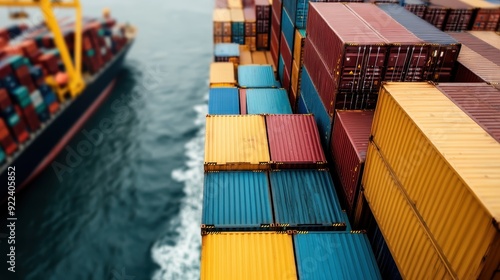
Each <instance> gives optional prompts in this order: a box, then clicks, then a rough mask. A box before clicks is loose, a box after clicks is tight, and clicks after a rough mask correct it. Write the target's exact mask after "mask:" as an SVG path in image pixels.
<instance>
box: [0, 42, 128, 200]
mask: <svg viewBox="0 0 500 280" xmlns="http://www.w3.org/2000/svg"><path fill="white" fill-rule="evenodd" d="M132 43H133V41H130V42H129V43H128V44H127V45H125V46H124V48H123V49H122V50H121V51H120V52H119V53H118V54H117V55H116V56H115V57H114V58H113V60H111V61H110V63H108V64H107V65H106V66H105V67H104V68H103V69H102V70H101V71H100V72H99V73H97V74H96V75H95V77H94V78H93V80H92V81H91V82H90V83H88V84H87V85H86V88H85V90H84V91H83V92H82V93H81V95H80V96H78V97H77V98H76V99H75V100H73V101H71V103H70V104H68V106H67V107H64V109H63V110H61V112H60V113H59V114H58V115H57V116H56V117H55V118H54V119H53V120H52V121H51V122H50V123H48V124H47V126H46V127H45V128H44V129H43V130H42V131H40V132H39V133H35V135H32V136H31V138H32V139H31V140H30V141H29V143H28V144H27V146H26V147H25V148H23V149H22V151H21V152H19V153H18V154H17V155H15V156H14V158H13V159H12V160H10V162H7V164H4V166H3V167H2V170H1V175H0V189H1V192H0V203H4V202H5V201H6V199H7V196H8V188H7V186H8V184H7V182H8V181H7V180H8V172H11V171H12V168H11V169H9V168H8V167H15V183H16V192H18V191H20V190H21V189H22V188H24V187H26V186H27V185H28V184H29V183H30V182H31V181H32V180H33V179H34V178H35V177H36V176H37V175H39V174H40V173H41V172H42V171H43V170H44V169H45V168H47V166H48V165H49V164H51V163H52V161H53V160H54V159H55V157H56V156H57V155H58V154H59V153H60V152H61V151H62V150H63V149H64V147H65V146H66V145H67V144H68V142H69V141H70V140H71V138H73V136H74V135H75V134H76V133H78V132H79V131H80V130H81V128H82V127H83V125H84V123H85V122H86V121H87V120H88V119H89V118H90V117H91V116H92V114H93V113H94V112H95V111H97V109H98V108H99V106H100V105H101V104H102V103H103V102H104V100H105V99H106V98H107V97H108V96H109V94H110V93H111V91H112V89H113V86H114V83H115V78H116V76H117V74H118V72H119V71H120V69H121V68H122V65H123V61H124V59H125V56H126V55H127V53H128V51H129V49H130V47H131V45H132Z"/></svg>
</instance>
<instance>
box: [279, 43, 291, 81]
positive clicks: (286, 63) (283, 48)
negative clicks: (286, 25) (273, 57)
mask: <svg viewBox="0 0 500 280" xmlns="http://www.w3.org/2000/svg"><path fill="white" fill-rule="evenodd" d="M280 57H281V58H282V59H283V76H282V77H280V78H281V80H280V81H281V83H282V84H283V87H284V88H285V89H286V90H289V87H286V85H285V81H288V84H290V75H291V74H292V52H291V50H290V48H289V46H288V44H287V43H286V40H285V36H283V33H282V34H281V42H280ZM285 72H286V73H287V74H288V75H285Z"/></svg>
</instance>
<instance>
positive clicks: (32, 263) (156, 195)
mask: <svg viewBox="0 0 500 280" xmlns="http://www.w3.org/2000/svg"><path fill="white" fill-rule="evenodd" d="M82 4H83V6H84V14H85V15H87V16H99V15H100V13H101V11H102V9H103V8H104V7H109V8H110V9H111V13H112V15H113V17H115V18H117V19H118V20H119V21H120V22H129V23H132V24H134V25H136V26H137V28H138V30H139V36H138V38H137V41H136V43H135V45H134V46H133V48H132V50H131V52H130V53H129V55H128V58H127V60H126V63H125V65H124V68H123V70H122V71H121V73H120V75H119V76H118V78H117V84H116V88H115V90H114V92H113V93H112V95H111V96H110V98H109V99H108V100H107V101H106V102H105V103H104V104H103V105H102V107H101V108H100V109H99V110H98V112H97V113H96V114H95V115H94V116H93V117H92V118H91V119H90V120H89V121H88V122H87V123H86V124H85V125H84V128H83V129H82V131H80V132H79V133H77V134H76V136H75V138H74V139H73V140H72V141H71V142H70V143H69V144H68V146H67V147H66V149H65V150H63V152H62V153H61V154H60V155H59V156H58V157H57V158H56V160H55V161H57V162H58V163H61V164H67V163H68V160H70V161H72V163H74V164H75V166H76V167H75V168H71V169H70V170H68V172H64V173H57V172H56V171H55V170H54V168H52V167H49V168H47V169H46V170H45V171H44V172H43V173H42V174H41V176H39V177H38V178H37V179H36V181H35V182H34V183H32V184H31V185H30V186H28V188H26V189H25V190H23V191H22V192H20V193H18V194H17V197H16V215H17V218H18V221H17V223H16V267H15V270H16V272H15V273H11V272H8V271H7V267H8V266H7V264H6V262H5V258H6V252H7V242H6V241H7V239H5V238H4V237H5V232H7V229H6V228H5V227H3V228H0V252H1V255H0V259H1V260H2V264H1V265H0V279H71V280H72V279H113V280H131V279H198V278H199V258H200V255H199V250H200V244H201V237H200V229H199V224H200V217H201V204H202V201H201V200H202V185H203V168H202V162H203V148H204V116H205V114H206V113H207V106H206V99H207V93H208V69H209V63H210V61H211V53H212V38H211V36H212V25H211V14H212V8H213V1H204V0H192V1H160V0H157V1H153V0H144V1H120V0H102V1H95V0H92V1H91V0H84V1H82ZM33 13H34V14H35V16H34V17H33V18H31V19H30V20H28V23H31V22H34V21H36V20H38V19H39V18H40V16H39V15H38V16H37V15H36V11H34V12H33ZM66 13H67V12H64V11H59V10H58V11H57V12H56V15H58V16H62V15H65V14H66ZM6 15H7V10H6V9H3V10H0V23H1V24H5V22H6V20H7V19H6ZM103 122H105V123H106V122H107V123H108V124H111V125H112V126H111V127H112V128H111V132H104V131H102V130H101V129H100V125H101V123H103ZM87 135H93V137H94V144H93V145H92V152H91V153H90V154H89V155H88V156H85V157H79V158H78V159H75V158H71V155H70V154H71V150H72V149H73V150H75V149H77V147H78V145H79V143H81V142H83V141H87V140H88V137H87ZM2 207H6V206H2ZM1 213H2V215H4V214H3V213H4V211H3V210H2V211H1ZM0 218H1V219H2V220H5V216H2V217H0ZM2 224H4V222H2Z"/></svg>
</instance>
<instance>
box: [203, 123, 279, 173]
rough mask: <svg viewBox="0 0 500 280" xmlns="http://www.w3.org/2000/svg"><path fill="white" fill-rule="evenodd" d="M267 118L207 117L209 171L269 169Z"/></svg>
mask: <svg viewBox="0 0 500 280" xmlns="http://www.w3.org/2000/svg"><path fill="white" fill-rule="evenodd" d="M269 161H270V159H269V150H268V143H267V134H266V123H265V119H264V116H260V115H240V116H218V115H215V116H207V118H206V132H205V171H212V170H256V169H268V168H269Z"/></svg>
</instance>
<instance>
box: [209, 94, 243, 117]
mask: <svg viewBox="0 0 500 280" xmlns="http://www.w3.org/2000/svg"><path fill="white" fill-rule="evenodd" d="M208 114H209V115H239V114H240V97H239V92H238V89H237V88H210V91H209V93H208Z"/></svg>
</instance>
